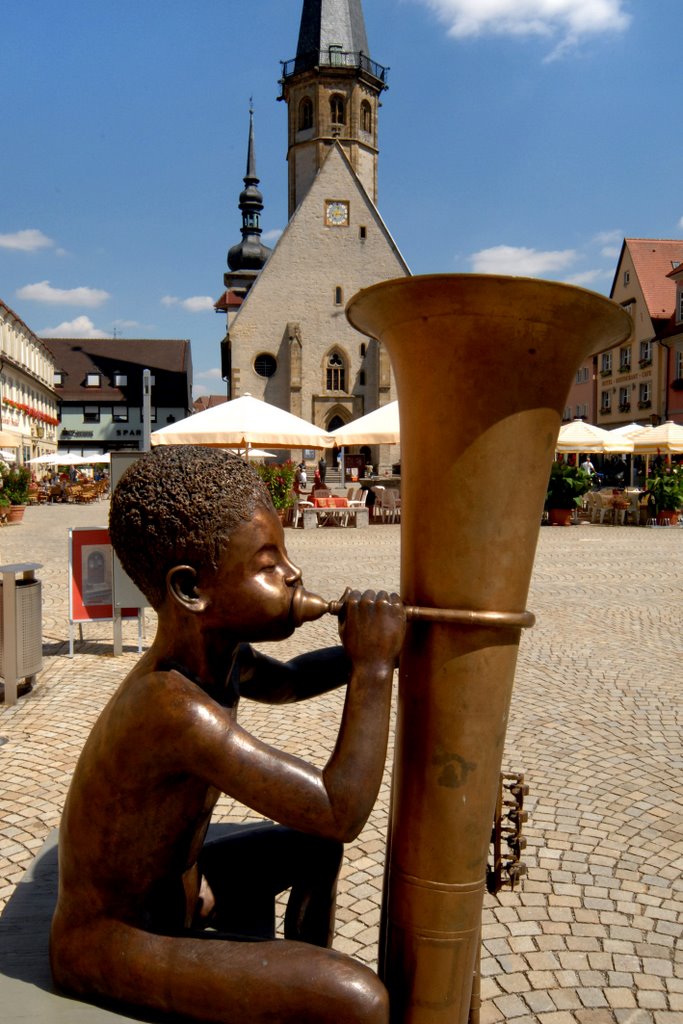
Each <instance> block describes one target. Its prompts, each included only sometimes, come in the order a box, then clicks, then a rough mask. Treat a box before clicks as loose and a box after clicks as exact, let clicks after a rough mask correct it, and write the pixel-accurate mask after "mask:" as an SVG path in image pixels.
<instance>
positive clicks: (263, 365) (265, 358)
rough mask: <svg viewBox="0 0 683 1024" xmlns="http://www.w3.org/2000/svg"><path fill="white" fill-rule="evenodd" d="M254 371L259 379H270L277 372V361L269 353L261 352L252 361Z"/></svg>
mask: <svg viewBox="0 0 683 1024" xmlns="http://www.w3.org/2000/svg"><path fill="white" fill-rule="evenodd" d="M254 369H255V370H256V372H257V373H258V375H259V377H272V376H273V374H274V373H275V371H276V370H277V360H276V359H275V356H271V354H270V352H261V353H260V355H258V356H256V359H255V360H254Z"/></svg>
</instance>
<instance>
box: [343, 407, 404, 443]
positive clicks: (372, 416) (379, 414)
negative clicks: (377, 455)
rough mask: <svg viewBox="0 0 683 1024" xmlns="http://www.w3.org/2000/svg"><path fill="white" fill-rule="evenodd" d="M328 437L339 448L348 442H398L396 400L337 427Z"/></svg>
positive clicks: (398, 426)
mask: <svg viewBox="0 0 683 1024" xmlns="http://www.w3.org/2000/svg"><path fill="white" fill-rule="evenodd" d="M330 437H331V438H333V439H334V442H335V443H336V444H337V445H338V446H339V447H340V448H341V446H342V445H350V444H398V442H399V441H400V424H399V414H398V402H389V403H388V404H387V405H382V406H380V408H379V409H375V410H374V411H373V412H369V413H367V415H365V416H361V417H360V418H359V419H357V420H351V422H350V423H345V424H344V426H343V427H337V429H336V430H333V431H332V433H331V434H330Z"/></svg>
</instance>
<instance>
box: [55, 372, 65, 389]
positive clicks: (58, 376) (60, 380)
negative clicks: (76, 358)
mask: <svg viewBox="0 0 683 1024" xmlns="http://www.w3.org/2000/svg"><path fill="white" fill-rule="evenodd" d="M52 384H53V386H54V387H56V388H63V387H64V371H63V370H55V374H54V377H53V378H52Z"/></svg>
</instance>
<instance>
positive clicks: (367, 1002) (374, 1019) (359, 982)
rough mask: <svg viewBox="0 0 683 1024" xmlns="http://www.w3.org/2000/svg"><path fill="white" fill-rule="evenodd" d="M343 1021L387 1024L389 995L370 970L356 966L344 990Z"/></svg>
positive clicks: (361, 1023)
mask: <svg viewBox="0 0 683 1024" xmlns="http://www.w3.org/2000/svg"><path fill="white" fill-rule="evenodd" d="M344 1002H345V1003H346V1008H345V1014H344V1016H343V1019H344V1021H345V1022H348V1024H352V1022H353V1024H356V1022H357V1024H387V1021H388V1020H389V993H388V992H387V990H386V988H385V987H384V985H383V984H382V982H381V981H380V980H379V978H378V977H377V975H376V974H374V973H373V972H372V971H371V970H370V968H368V967H364V966H362V965H361V964H357V965H356V976H355V977H354V979H353V982H352V983H351V984H348V985H347V986H346V988H345V999H344Z"/></svg>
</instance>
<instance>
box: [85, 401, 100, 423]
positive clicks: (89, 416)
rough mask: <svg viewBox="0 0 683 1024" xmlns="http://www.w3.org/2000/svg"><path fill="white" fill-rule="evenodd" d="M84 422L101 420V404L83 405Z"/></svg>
mask: <svg viewBox="0 0 683 1024" xmlns="http://www.w3.org/2000/svg"><path fill="white" fill-rule="evenodd" d="M83 422H84V423H99V422H100V407H99V405H86V406H84V407H83Z"/></svg>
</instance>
